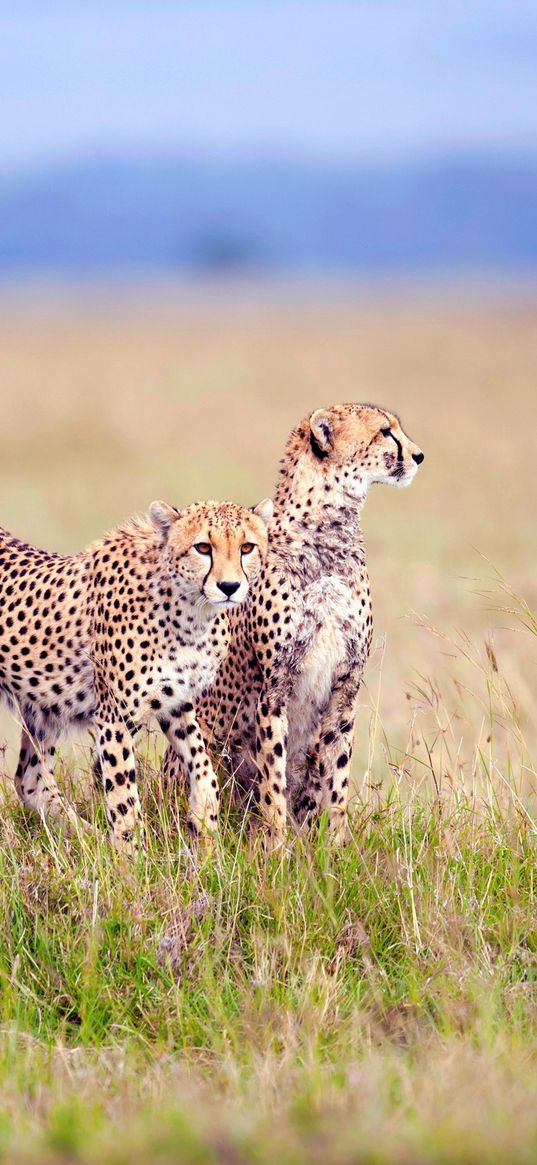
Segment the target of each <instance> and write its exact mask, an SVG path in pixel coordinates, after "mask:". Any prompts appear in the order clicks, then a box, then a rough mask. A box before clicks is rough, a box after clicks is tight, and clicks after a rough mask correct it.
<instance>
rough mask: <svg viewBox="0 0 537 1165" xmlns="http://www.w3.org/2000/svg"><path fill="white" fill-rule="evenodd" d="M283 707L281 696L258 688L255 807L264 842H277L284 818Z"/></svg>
mask: <svg viewBox="0 0 537 1165" xmlns="http://www.w3.org/2000/svg"><path fill="white" fill-rule="evenodd" d="M287 724H288V721H287V709H286V708H285V707H284V705H283V702H282V701H281V700H277V699H276V698H275V697H274V695H272V694H270V693H269V692H267V691H265V692H262V694H261V696H260V698H259V700H258V704H257V712H256V765H257V772H258V780H259V808H260V812H261V815H262V817H263V820H264V822H265V826H266V831H267V846H268V848H269V849H275V848H276V847H277V846H278V845H281V843H282V841H283V837H284V833H285V826H286V821H287V799H286V796H285V791H286V767H287Z"/></svg>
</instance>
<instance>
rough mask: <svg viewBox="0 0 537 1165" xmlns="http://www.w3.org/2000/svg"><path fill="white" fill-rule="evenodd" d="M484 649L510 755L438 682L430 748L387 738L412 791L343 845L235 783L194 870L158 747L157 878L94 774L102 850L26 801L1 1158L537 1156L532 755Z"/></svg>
mask: <svg viewBox="0 0 537 1165" xmlns="http://www.w3.org/2000/svg"><path fill="white" fill-rule="evenodd" d="M515 601H516V600H515ZM521 614H522V617H523V618H524V619H526V615H527V611H525V609H524V608H523V609H522V611H521ZM526 621H527V619H526ZM532 631H533V626H532V624H531V620H530V623H529V625H528V633H529V634H531V633H532ZM472 652H473V649H472V645H471V644H470V643H469V642H468V641H467V640H465V642H464V645H463V647H461V649H460V652H459V654H460V656H461V657H462V658H463V662H464V660H465V659H466V663H467V664H468V662H470V664H471V666H472V667H473V669H474V672H475V681H476V682H475V683H474V688H473V690H472V691H471V696H472V699H473V700H474V701H476V702H477V703H481V704H482V705H483V706H485V705H486V706H487V707H488V712H487V717H486V723H485V729H484V731H485V732H486V740H487V752H486V753H485V751H484V750H483V749H482V748H481V747H476V744H475V741H474V742H473V744H472V757H471V758H469V757H468V756H467V755H466V754H464V755H463V754H461V747H460V740H461V739H462V737H461V734H460V730H459V728H454V727H453V721H452V720H450V717H449V715H446V710H447V709H448V707H449V694H448V693H443V692H442V691H439V690H436V691H435V689H434V688H433V687H432V686H431V685H429V687H427V686H426V685H425V684H424V685H422V686H421V687H419V686H418V687H417V688H416V690H415V693H414V695H413V696H412V697H411V699H410V701H409V713H410V720H411V721H412V723H413V724H414V732H415V733H417V731H418V730H417V727H416V725H417V723H418V714H420V715H421V722H420V724H421V726H420V729H419V735H420V740H419V741H418V740H417V739H414V742H413V743H414V745H415V751H414V752H410V751H408V752H407V753H405V754H404V755H401V754H400V752H398V751H396V752H394V753H392V752H390V750H389V747H388V746H387V744H386V742H384V743H385V748H386V749H387V760H388V762H389V763H390V765H391V772H392V779H391V781H389V782H388V783H387V785H386V786H385V788H384V789H383V790H382V791H381V790H379V789H378V788H377V789H373V790H371V789H369V791H368V789H367V787H366V786H364V788H363V790H362V798H361V799H360V798H356V802H355V805H354V807H353V813H352V836H351V839H350V840H349V842H348V844H347V845H346V846H345V847H344V848H343V850H341V851H340V852H334V851H333V850H332V849H331V847H330V844H329V840H328V837H327V832H326V827H325V823H324V822H321V823H320V826H319V828H318V830H317V831H316V832H315V834H313V835H310V836H309V837H306V838H303V837H302V836H293V835H291V836H289V838H288V842H287V845H286V847H285V850H284V851H283V852H281V853H280V854H276V855H271V856H269V857H267V856H265V854H264V851H263V847H262V844H261V839H260V837H259V833H258V832H257V831H256V830H255V828H251V827H250V826H249V825H248V821H247V819H246V818H245V816H244V814H243V812H242V810H241V809H240V808H239V807H237V806H236V805H235V804H234V803H233V801H232V798H231V797H230V796H229V791H228V795H227V796H226V798H225V804H224V810H223V817H222V832H221V838H220V840H219V841H218V842H217V844H216V848H215V849H214V851H213V852H212V853H210V854H204V853H200V854H198V855H197V857H194V856H193V855H192V854H191V853H189V851H188V850H187V847H186V845H185V843H184V840H183V838H182V835H181V823H182V822H184V819H185V805H184V802H183V797H182V793H181V791H180V790H177V789H174V788H172V789H165V788H163V787H162V786H161V784H160V782H159V777H158V752H157V751H156V746H155V741H154V739H153V738H152V737H148V738H147V740H146V741H145V744H143V745H142V751H141V754H140V769H141V772H142V781H141V785H142V792H143V801H144V807H145V814H146V817H147V823H148V836H149V850H148V854H147V856H146V857H145V858H140V859H139V861H138V863H137V865H129V864H122V863H121V861H120V860H119V859H118V858H117V857H116V855H115V854H114V853H113V852H112V851H111V849H110V847H109V845H108V843H107V840H106V836H105V828H104V820H103V811H102V805H101V804H100V798H99V796H98V795H97V794H96V793H95V791H93V790H92V788H91V781H90V779H89V777H88V769H89V764H88V763H86V777H85V780H84V781H83V782H82V785H81V784H80V783H78V784H77V783H76V782H75V786H74V789H71V795H72V796H77V797H78V799H79V802H82V803H83V807H84V809H85V811H86V812H87V813H88V812H89V813H90V814H91V815H92V816H93V818H94V824H95V833H94V834H93V835H92V836H90V837H89V838H87V837H86V836H85V835H81V836H80V837H74V838H70V839H67V838H62V837H59V838H58V837H55V836H54V835H53V834H50V833H48V832H47V831H44V830H43V829H41V828H40V827H39V825H38V824H37V823H36V821H35V820H33V819H32V818H27V817H26V816H25V811H24V810H23V809H22V807H19V806H18V805H17V804H16V803H15V801H14V799H13V797H12V795H9V794H8V795H7V799H6V805H5V810H4V814H3V819H2V825H1V844H0V915H1V917H2V920H3V921H2V932H3V933H2V942H1V944H0V985H1V994H0V1000H1V1001H0V1025H1V1029H2V1032H3V1039H2V1058H1V1063H0V1092H1V1096H2V1102H1V1109H2V1117H1V1121H0V1160H5V1161H6V1162H10V1161H13V1162H16V1161H26V1160H30V1161H31V1160H35V1161H40V1162H42V1161H45V1162H47V1161H50V1162H53V1161H54V1162H55V1161H62V1160H68V1161H70V1162H88V1163H89V1162H92V1163H93V1162H106V1163H108V1162H109V1163H110V1165H112V1163H114V1165H115V1163H117V1165H119V1163H120V1162H121V1163H123V1162H125V1163H126V1162H132V1161H135V1162H136V1161H140V1162H143V1161H147V1160H151V1161H158V1162H163V1163H167V1162H176V1161H177V1162H185V1163H189V1165H190V1163H192V1165H194V1163H198V1162H200V1163H201V1162H205V1161H224V1162H229V1161H231V1162H235V1161H236V1162H237V1163H242V1162H249V1161H254V1162H259V1163H264V1162H272V1161H282V1162H284V1163H287V1162H289V1165H295V1163H297V1165H298V1163H302V1162H304V1165H306V1163H307V1162H317V1161H318V1162H319V1163H321V1162H324V1161H326V1160H330V1161H334V1162H347V1161H348V1162H351V1161H358V1160H359V1161H365V1162H375V1163H377V1162H378V1163H379V1165H382V1163H383V1162H392V1161H395V1162H398V1161H401V1162H406V1161H408V1162H410V1161H412V1162H420V1161H424V1162H426V1161H442V1160H461V1159H463V1160H465V1161H470V1162H471V1161H475V1162H488V1161H491V1162H496V1161H498V1162H500V1161H503V1160H506V1159H509V1160H511V1161H521V1162H522V1161H532V1160H534V1159H535V1155H536V1154H537V1105H536V1101H537V1074H536V1069H537V1047H536V1042H535V1030H536V1025H537V995H536V987H537V962H536V955H537V925H536V917H537V915H536V901H535V826H534V823H533V820H532V817H531V812H530V811H529V810H528V808H527V806H526V801H525V798H524V794H523V788H524V779H525V774H526V772H527V764H528V762H527V758H526V757H525V756H524V754H523V749H522V746H523V737H522V736H521V726H520V724H519V723H518V721H517V718H516V706H515V705H514V704H513V703H512V693H511V692H510V689H509V687H508V685H507V684H506V682H505V681H504V680H503V678H502V676H501V674H500V673H499V672H498V665H497V661H496V659H495V656H494V653H492V652H491V651H490V649H489V652H488V653H487V652H486V651H485V652H484V653H483V659H482V660H481V662H479V659H480V657H479V656H477V657H476V656H474V655H473V654H472ZM457 663H460V660H454V661H453V663H452V665H451V667H452V668H453V669H454V668H455V666H456V664H457ZM446 676H447V679H449V669H447V673H446ZM469 699H470V689H469V688H468V686H466V700H467V701H468V700H469ZM509 701H511V704H509ZM439 715H441V716H443V717H444V718H445V721H446V728H445V730H444V731H439V728H438V717H439ZM370 717H371V720H372V721H373V720H374V719H376V717H377V712H376V711H375V710H374V709H373V710H372V711H371V713H370ZM448 726H449V731H448ZM377 728H378V726H377ZM369 735H370V736H372V735H373V724H371V726H370V732H369ZM450 735H451V736H452V737H453V740H454V741H455V740H458V741H459V749H458V754H457V756H456V757H455V758H453V757H451V758H450V747H451V746H450V740H449V736H450ZM484 739H485V737H484ZM521 750H522V751H521ZM420 751H421V753H422V754H423V755H425V756H426V757H427V762H425V761H424V760H423V759H422V756H420ZM507 758H509V760H508V759H507ZM454 762H455V763H454ZM427 766H428V767H427ZM425 767H427V773H426V774H425V773H424V768H425ZM500 768H501V771H502V773H503V775H504V779H503V782H502V783H500V784H498V782H497V781H496V779H495V773H496V772H497V771H499V770H500ZM64 770H65V771H64V774H63V776H64V780H65V781H66V782H67V783H68V784H72V781H71V778H72V777H73V772H72V768H71V762H70V761H69V762H67V763H66V764H65V766H64ZM464 773H466V777H467V778H468V774H469V773H470V774H471V780H468V779H466V781H464V780H462V779H460V780H458V779H457V778H460V777H461V774H464ZM507 774H509V775H507Z"/></svg>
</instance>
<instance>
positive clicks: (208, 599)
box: [149, 499, 272, 613]
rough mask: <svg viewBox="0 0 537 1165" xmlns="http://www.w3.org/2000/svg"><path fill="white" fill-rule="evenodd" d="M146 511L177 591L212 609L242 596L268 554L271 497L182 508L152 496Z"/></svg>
mask: <svg viewBox="0 0 537 1165" xmlns="http://www.w3.org/2000/svg"><path fill="white" fill-rule="evenodd" d="M149 517H150V520H151V523H152V525H153V526H154V528H155V532H156V533H157V535H158V537H159V544H160V547H161V550H162V555H163V558H164V561H165V564H166V568H167V572H168V574H169V576H170V579H171V581H172V584H173V586H174V589H175V590H176V592H178V593H179V594H180V595H181V596H182V597H183V598H185V599H187V600H188V601H190V602H192V603H194V604H196V605H197V606H198V607H199V608H202V607H203V608H204V609H205V610H207V611H211V610H212V611H213V613H215V612H216V611H218V610H222V609H226V608H227V609H231V608H232V607H234V606H236V605H237V604H238V603H242V602H243V600H244V599H245V598H246V596H247V594H248V591H249V588H250V584H251V583H252V582H253V581H254V579H255V578H256V577H257V575H258V573H259V570H260V569H261V565H262V562H263V559H264V557H265V554H266V550H267V526H268V524H269V522H270V519H271V517H272V502H271V501H269V500H268V499H265V501H262V502H260V503H259V505H257V506H254V507H253V509H251V510H247V509H245V508H244V507H243V506H238V505H235V503H234V502H195V503H194V504H193V505H191V506H187V507H186V508H185V509H184V510H177V509H175V508H174V506H170V505H168V504H167V502H153V504H152V505H151V507H150V509H149Z"/></svg>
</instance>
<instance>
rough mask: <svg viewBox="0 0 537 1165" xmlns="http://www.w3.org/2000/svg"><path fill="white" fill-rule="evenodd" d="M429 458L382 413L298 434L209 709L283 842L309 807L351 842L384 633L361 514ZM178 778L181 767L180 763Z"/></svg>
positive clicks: (218, 737)
mask: <svg viewBox="0 0 537 1165" xmlns="http://www.w3.org/2000/svg"><path fill="white" fill-rule="evenodd" d="M423 457H424V455H423V453H422V452H421V450H420V449H419V448H418V446H417V445H415V444H414V443H413V442H412V441H411V440H410V439H409V438H408V437H407V436H406V434H405V433H404V432H403V430H402V428H401V425H400V423H399V420H398V418H397V417H396V416H394V414H393V413H390V412H387V411H386V410H384V409H381V408H377V407H375V406H374V405H365V404H343V405H334V406H333V407H331V408H326V409H318V410H317V411H316V412H314V413H313V414H312V415H311V416H310V417H307V418H306V419H305V420H304V421H302V423H301V424H300V425H298V427H297V428H296V429H295V430H294V431H293V433H291V436H290V438H289V441H288V443H287V447H286V449H285V453H284V456H283V459H282V462H281V466H280V476H279V481H278V485H277V489H276V497H275V501H274V518H273V521H272V522H271V526H270V533H269V549H268V555H267V559H266V562H265V565H264V567H263V569H262V571H261V573H260V575H259V577H258V579H257V582H256V583H255V584H254V587H253V588H252V592H251V596H250V598H249V600H248V602H247V603H246V604H245V605H244V606H243V608H242V609H241V610H240V611H238V612H234V614H233V616H232V619H231V624H232V639H231V646H230V651H229V654H228V656H227V658H226V660H225V661H224V663H223V664H222V667H221V668H220V670H219V672H218V674H217V676H216V680H215V682H214V683H213V685H212V686H211V687H210V688H209V689H208V690H207V691H206V692H204V694H203V698H202V699H201V701H200V702H199V704H198V707H197V710H198V715H199V719H200V723H201V724H202V726H203V730H204V734H205V737H206V739H207V740H209V739H214V740H215V741H216V742H217V744H219V745H221V746H222V745H224V746H225V749H226V750H227V753H228V754H229V756H230V758H231V765H232V770H233V772H234V773H235V775H236V776H237V779H238V780H239V781H240V782H241V784H243V785H245V786H246V787H251V786H253V785H257V787H258V792H259V800H260V810H261V813H262V815H263V818H264V820H265V826H266V831H267V834H268V837H269V842H270V844H277V843H278V842H279V840H280V839H281V837H282V835H283V831H284V828H285V824H286V811H287V801H288V800H289V799H291V798H292V797H295V810H296V814H297V817H298V820H299V822H301V821H304V820H305V819H306V818H308V817H309V816H310V814H312V813H313V812H315V811H317V812H319V811H322V810H325V809H326V810H327V811H328V816H329V823H330V828H331V831H332V832H333V834H334V835H335V837H336V838H338V839H339V838H342V837H344V835H345V832H346V816H347V802H348V795H349V773H350V763H351V754H352V745H353V734H354V724H355V715H356V703H357V696H358V689H359V686H360V682H361V679H362V673H363V670H364V666H365V663H366V660H367V658H368V655H369V650H370V646H371V635H372V614H371V598H370V591H369V580H368V575H367V569H366V564H365V552H364V543H363V539H362V533H361V528H360V512H361V509H362V505H363V503H364V501H365V497H366V494H367V491H368V488H369V486H370V485H372V484H373V483H375V482H382V483H385V484H388V485H395V486H404V485H409V484H410V482H411V481H412V479H413V477H414V476H415V474H416V472H417V468H418V465H420V464H421V462H422V461H423ZM165 763H166V764H167V767H168V769H173V768H174V766H175V762H174V759H173V757H172V756H171V755H170V754H169V750H168V755H167V757H166V762H165Z"/></svg>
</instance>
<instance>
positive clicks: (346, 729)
mask: <svg viewBox="0 0 537 1165" xmlns="http://www.w3.org/2000/svg"><path fill="white" fill-rule="evenodd" d="M357 698H358V691H357V688H356V685H355V684H352V685H350V684H349V682H348V679H346V680H345V681H342V682H340V683H339V684H336V685H335V686H334V689H333V691H332V694H331V697H330V702H329V704H328V707H327V708H326V709H325V711H324V712H323V714H322V717H321V723H320V726H319V731H318V734H317V737H316V740H315V743H314V745H313V747H312V749H311V752H310V756H309V758H308V768H307V772H306V782H305V785H304V789H303V790H302V792H301V793H300V795H299V797H298V800H297V804H296V814H297V818H298V820H299V822H304V821H306V820H307V819H308V818H311V817H312V815H313V814H314V813H315V812H317V813H319V812H323V811H326V812H327V813H328V826H329V830H330V834H331V836H332V837H333V839H334V841H336V842H337V843H339V842H343V841H345V838H346V836H347V810H348V803H349V790H350V784H349V782H350V770H351V761H352V749H353V742H354V726H355V721H356V703H357Z"/></svg>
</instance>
